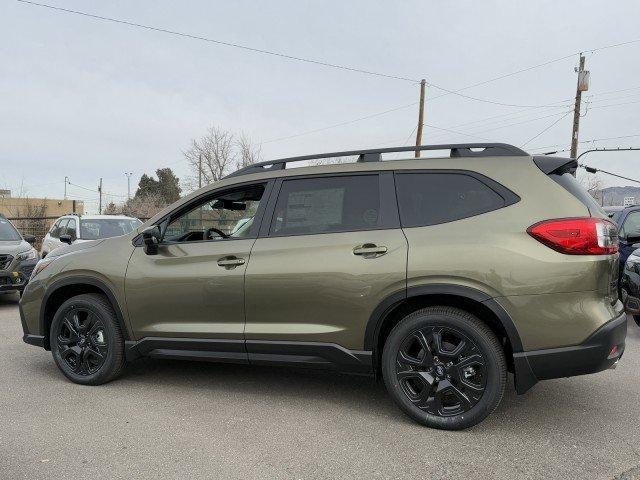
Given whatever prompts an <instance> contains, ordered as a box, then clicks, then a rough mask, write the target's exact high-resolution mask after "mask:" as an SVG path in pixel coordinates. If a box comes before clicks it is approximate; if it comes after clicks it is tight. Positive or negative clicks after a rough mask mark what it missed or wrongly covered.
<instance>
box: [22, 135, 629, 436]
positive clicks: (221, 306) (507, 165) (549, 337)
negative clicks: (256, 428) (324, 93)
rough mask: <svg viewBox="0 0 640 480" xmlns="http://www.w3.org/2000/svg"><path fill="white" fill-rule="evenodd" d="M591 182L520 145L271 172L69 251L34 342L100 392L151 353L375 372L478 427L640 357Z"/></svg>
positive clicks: (455, 148) (237, 176) (613, 243)
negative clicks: (633, 351)
mask: <svg viewBox="0 0 640 480" xmlns="http://www.w3.org/2000/svg"><path fill="white" fill-rule="evenodd" d="M432 150H433V151H434V152H432ZM441 150H445V151H446V156H441V157H434V158H408V157H409V156H411V157H413V155H414V151H415V155H416V156H418V155H419V154H420V153H421V152H425V153H429V154H430V156H431V157H433V156H434V154H435V155H438V153H437V152H435V151H441ZM398 152H406V153H407V157H406V158H405V159H399V160H390V159H388V158H385V157H387V156H388V155H387V154H390V153H393V154H395V155H397V153H398ZM350 156H354V157H356V158H357V159H356V161H354V162H353V163H340V164H338V165H323V166H311V167H309V166H301V167H298V168H286V167H292V166H293V164H296V163H297V164H298V165H300V163H299V162H307V163H309V162H314V161H316V162H317V160H318V159H326V158H331V157H342V158H343V159H344V158H345V157H350ZM323 161H326V160H323ZM575 168H576V162H575V160H571V159H567V158H557V157H544V156H542V157H538V156H531V155H529V154H527V153H525V152H523V151H522V150H520V149H518V148H516V147H513V146H510V145H504V144H473V145H470V144H461V145H435V146H422V147H418V148H417V149H416V147H411V148H406V147H402V148H390V149H378V150H365V151H351V152H337V153H331V154H324V155H310V156H305V157H296V158H288V159H281V160H274V161H270V162H263V163H260V164H256V165H253V166H250V167H247V168H245V169H242V170H239V171H237V172H235V173H233V174H231V175H229V176H228V177H226V178H224V179H223V180H221V181H219V182H216V183H214V184H212V185H209V186H207V187H205V188H203V189H200V190H198V191H196V192H194V193H192V194H190V195H189V196H187V197H185V198H183V199H181V200H179V201H178V202H176V203H175V204H173V205H171V206H170V207H168V208H166V209H165V210H164V211H162V212H161V213H159V214H158V215H156V216H155V217H153V218H152V219H150V220H149V221H148V222H146V224H144V225H143V226H141V227H140V228H139V229H137V230H136V231H134V232H132V233H130V234H128V235H124V236H121V237H116V238H108V239H104V240H98V241H94V242H87V243H82V244H78V245H72V246H68V247H63V248H60V249H56V250H54V251H52V252H51V253H50V254H49V255H48V256H47V258H45V259H43V260H41V261H40V262H39V263H38V265H37V267H36V268H35V270H34V272H33V276H32V278H31V281H30V283H29V285H28V286H27V288H26V290H25V292H24V295H23V297H22V300H21V302H20V309H21V317H22V326H23V329H24V341H25V342H27V343H29V344H32V345H37V346H40V347H44V348H45V349H47V350H51V352H52V354H53V358H54V360H55V362H56V364H57V365H58V367H59V368H60V370H61V371H62V373H63V374H64V375H66V376H67V377H68V378H69V379H70V380H72V381H74V382H76V383H80V384H88V385H97V384H102V383H105V382H108V381H110V380H112V379H114V378H115V377H116V376H118V375H119V374H120V373H121V372H122V370H123V367H124V365H125V363H126V362H127V361H131V360H134V359H136V358H138V357H141V356H147V357H152V358H171V359H193V360H210V361H217V362H232V363H241V364H251V365H288V366H300V367H307V368H308V367H312V368H330V369H335V370H338V371H342V372H354V373H371V374H374V375H376V376H378V377H379V378H380V377H381V378H382V379H383V380H384V383H385V385H386V387H387V390H388V392H389V394H390V395H391V397H392V398H393V400H394V401H395V402H396V403H397V405H398V406H399V407H400V408H401V409H402V410H403V411H404V412H405V413H407V414H408V415H409V416H411V417H412V418H414V419H415V420H417V421H418V422H421V423H423V424H425V425H428V426H431V427H436V428H444V429H460V428H465V427H469V426H471V425H474V424H476V423H478V422H480V421H481V420H483V419H484V418H485V417H487V415H489V414H490V413H491V412H493V411H494V410H495V409H496V407H497V406H498V404H499V403H500V400H501V399H502V396H503V393H504V390H505V384H506V381H507V374H508V372H512V373H513V375H514V381H515V388H516V390H517V392H518V393H524V392H525V391H527V390H528V389H529V388H531V387H532V386H533V385H534V384H535V383H536V382H538V381H539V380H544V379H550V378H558V377H568V376H573V375H580V374H585V373H593V372H598V371H601V370H604V369H607V368H610V367H612V366H615V364H616V362H617V361H618V360H619V358H620V357H621V355H622V353H623V351H624V343H625V337H626V318H625V314H624V312H623V307H622V304H621V303H620V302H619V301H618V295H617V279H618V275H617V268H618V253H617V250H618V239H617V236H616V228H615V226H614V225H613V224H612V223H610V221H609V220H607V215H606V214H605V213H604V212H603V211H602V210H601V209H600V208H599V207H598V205H597V204H596V203H595V202H594V201H593V200H592V199H591V198H590V197H589V195H588V194H587V193H586V192H585V191H584V190H583V189H582V188H581V187H580V186H579V184H578V183H577V182H576V180H575V178H574V177H573V175H572V173H574V172H575Z"/></svg>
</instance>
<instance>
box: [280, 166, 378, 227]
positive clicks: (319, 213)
mask: <svg viewBox="0 0 640 480" xmlns="http://www.w3.org/2000/svg"><path fill="white" fill-rule="evenodd" d="M380 226H381V215H380V177H379V175H377V174H375V175H352V176H351V175H343V176H335V177H317V178H303V179H291V180H284V181H283V182H282V187H281V188H280V193H279V195H278V200H277V202H276V207H275V210H274V214H273V218H272V221H271V234H272V235H313V234H318V233H332V232H351V231H358V230H374V229H377V228H380Z"/></svg>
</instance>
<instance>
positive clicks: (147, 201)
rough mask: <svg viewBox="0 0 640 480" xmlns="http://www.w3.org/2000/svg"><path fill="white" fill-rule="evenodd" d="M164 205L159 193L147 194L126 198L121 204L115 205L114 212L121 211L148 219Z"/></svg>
mask: <svg viewBox="0 0 640 480" xmlns="http://www.w3.org/2000/svg"><path fill="white" fill-rule="evenodd" d="M166 206H167V203H166V201H165V200H164V198H163V197H162V196H161V195H160V194H149V195H145V196H143V197H133V198H132V199H130V200H127V201H126V202H125V203H124V204H122V205H121V206H119V207H116V213H121V214H122V215H127V216H129V217H135V218H140V219H148V218H151V217H153V216H154V215H155V214H156V213H158V212H159V211H160V210H162V209H163V208H164V207H166Z"/></svg>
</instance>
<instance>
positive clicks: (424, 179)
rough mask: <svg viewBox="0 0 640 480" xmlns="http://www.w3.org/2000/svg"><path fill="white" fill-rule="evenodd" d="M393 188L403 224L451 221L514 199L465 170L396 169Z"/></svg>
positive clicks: (421, 224)
mask: <svg viewBox="0 0 640 480" xmlns="http://www.w3.org/2000/svg"><path fill="white" fill-rule="evenodd" d="M487 180H488V179H487ZM396 192H397V196H398V207H399V209H400V221H401V223H402V226H403V227H423V226H427V225H437V224H441V223H447V222H453V221H456V220H461V219H463V218H468V217H473V216H475V215H480V214H482V213H486V212H490V211H492V210H497V209H499V208H502V207H505V206H507V205H509V204H511V203H514V201H517V200H514V201H511V199H505V197H504V196H503V195H500V194H499V193H498V192H496V191H495V190H494V189H492V188H491V187H489V186H488V185H487V184H486V183H484V182H483V181H481V180H479V179H478V178H476V177H475V176H472V175H470V174H466V173H451V172H447V173H439V172H409V173H404V172H398V173H396ZM512 195H513V194H512ZM516 198H517V197H516Z"/></svg>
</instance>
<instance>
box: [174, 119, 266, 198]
mask: <svg viewBox="0 0 640 480" xmlns="http://www.w3.org/2000/svg"><path fill="white" fill-rule="evenodd" d="M183 154H184V157H185V159H186V160H187V162H188V163H189V166H190V167H191V171H192V172H193V175H192V177H191V178H189V180H188V183H189V186H190V187H191V188H197V186H198V184H199V181H200V178H199V177H200V176H201V177H202V185H206V184H208V183H213V182H217V181H218V180H220V179H221V178H222V177H224V176H225V175H227V174H229V173H231V172H232V171H233V170H235V169H238V168H242V167H246V166H248V165H251V164H253V163H255V162H257V161H259V160H260V148H259V147H258V146H257V144H255V143H254V142H253V141H252V140H251V138H250V137H249V136H248V135H247V134H245V133H242V134H240V136H239V137H237V138H236V136H235V135H234V134H233V133H232V132H230V131H228V130H224V129H223V128H221V127H218V126H213V127H210V128H209V129H208V130H207V133H206V134H205V135H204V136H203V137H201V138H199V139H193V140H191V146H190V147H189V148H188V149H187V150H185V151H184V152H183ZM200 166H202V170H200Z"/></svg>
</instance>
